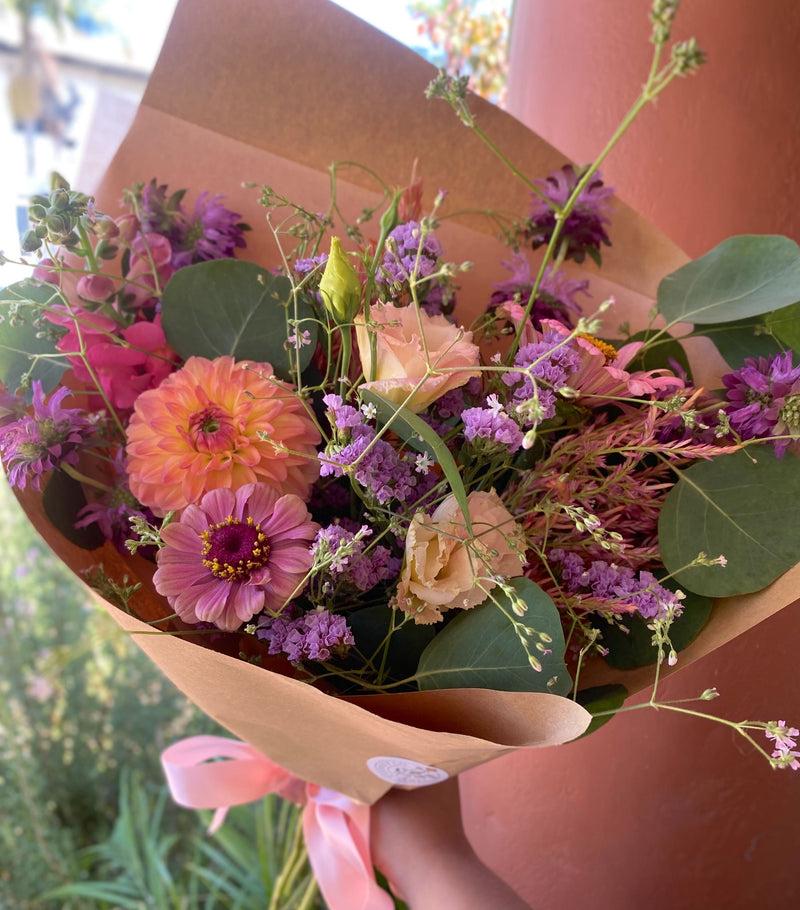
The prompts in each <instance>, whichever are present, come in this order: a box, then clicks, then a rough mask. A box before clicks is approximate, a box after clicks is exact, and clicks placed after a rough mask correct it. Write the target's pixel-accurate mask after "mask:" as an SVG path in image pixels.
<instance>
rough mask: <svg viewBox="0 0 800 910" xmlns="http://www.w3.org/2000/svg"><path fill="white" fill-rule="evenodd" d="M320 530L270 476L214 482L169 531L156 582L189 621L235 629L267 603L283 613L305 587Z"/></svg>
mask: <svg viewBox="0 0 800 910" xmlns="http://www.w3.org/2000/svg"><path fill="white" fill-rule="evenodd" d="M318 530H319V525H318V524H316V522H314V521H312V520H311V516H310V515H309V513H308V509H306V506H305V503H304V502H303V500H302V499H300V498H299V497H298V496H294V495H292V494H291V493H290V494H287V495H285V496H281V495H280V494H279V493H276V492H275V490H273V489H272V488H271V487H268V486H266V485H265V484H263V483H254V484H253V483H251V484H247V485H246V486H243V487H240V488H239V489H238V490H237V491H236V493H232V492H231V491H230V490H212V491H211V492H210V493H206V495H205V496H204V497H203V498H202V500H201V501H200V504H199V505H190V506H187V508H186V509H185V510H184V512H183V514H182V515H181V518H180V521H177V522H175V523H173V524H170V525H167V527H166V528H165V529H164V531H163V532H162V538H163V541H164V547H163V548H162V549H161V550H159V552H158V569H157V571H156V573H155V575H154V577H153V582H154V583H155V586H156V590H157V591H158V592H159V593H160V594H163V595H164V596H165V597H166V598H167V599H168V600H169V602H170V604H171V606H172V607H173V609H174V610H175V612H176V613H177V614H178V615H179V616H180V618H181V619H182V620H184V622H189V623H197V622H210V623H214V625H216V626H217V627H218V628H220V629H223V630H224V631H226V632H233V631H235V630H236V629H238V628H239V627H240V626H241V624H242V623H244V622H247V621H248V620H250V619H252V618H253V616H255V615H256V614H257V613H261V612H262V611H263V610H267V611H269V612H270V613H273V614H278V613H280V612H281V610H283V608H284V607H285V606H286V605H287V603H288V602H289V601H290V600H291V598H292V597H293V596H295V595H296V594H297V593H299V589H300V588H301V587H302V584H303V580H304V578H305V576H306V574H307V572H308V571H309V569H310V568H311V565H312V563H313V556H312V555H311V542H312V541H313V539H314V537H315V535H316V533H317V531H318Z"/></svg>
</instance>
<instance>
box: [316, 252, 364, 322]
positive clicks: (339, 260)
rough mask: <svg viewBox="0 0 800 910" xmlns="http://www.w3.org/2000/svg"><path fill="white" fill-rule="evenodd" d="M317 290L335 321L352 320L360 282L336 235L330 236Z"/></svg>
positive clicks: (359, 294)
mask: <svg viewBox="0 0 800 910" xmlns="http://www.w3.org/2000/svg"><path fill="white" fill-rule="evenodd" d="M319 292H320V294H321V295H322V301H323V303H324V304H325V307H326V309H327V310H328V312H329V313H330V314H331V316H333V318H334V319H335V320H336V322H338V323H345V322H352V320H353V318H354V317H355V315H356V313H357V312H358V306H359V303H360V300H361V282H360V281H359V280H358V274H357V273H356V270H355V269H354V268H353V266H352V265H351V263H350V259H349V258H348V256H347V253H346V252H345V251H344V250H343V249H342V244H341V241H340V240H339V238H338V237H332V238H331V249H330V253H329V254H328V261H327V262H326V263H325V271H324V272H323V273H322V279H321V280H320V283H319Z"/></svg>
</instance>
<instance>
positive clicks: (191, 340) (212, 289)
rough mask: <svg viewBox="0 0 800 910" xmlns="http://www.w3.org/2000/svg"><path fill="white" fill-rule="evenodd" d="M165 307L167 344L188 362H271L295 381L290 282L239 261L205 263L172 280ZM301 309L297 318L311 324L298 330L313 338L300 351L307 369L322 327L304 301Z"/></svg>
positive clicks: (299, 304) (302, 365)
mask: <svg viewBox="0 0 800 910" xmlns="http://www.w3.org/2000/svg"><path fill="white" fill-rule="evenodd" d="M161 307H162V323H163V326H164V333H165V334H166V336H167V341H169V343H170V345H171V347H172V348H173V349H174V350H176V351H177V352H178V353H179V354H180V355H181V357H183V358H184V359H186V358H188V357H192V356H198V357H207V358H209V359H211V360H213V359H214V358H215V357H221V356H224V355H227V356H230V357H234V358H235V359H236V360H254V361H256V362H258V363H270V364H272V366H273V367H274V369H275V373H276V374H277V375H278V376H280V378H281V379H287V380H292V379H294V378H295V377H294V371H293V369H292V363H293V362H294V356H293V353H292V357H291V359H290V354H289V352H288V351H287V350H286V338H287V334H290V333H289V332H287V322H286V319H287V313H288V316H289V318H291V319H294V318H295V314H294V304H293V301H292V285H291V282H290V281H289V279H288V278H286V277H284V276H281V275H272V274H270V273H269V272H268V271H267V270H266V269H262V268H261V267H260V266H258V265H255V264H254V263H252V262H243V261H241V260H238V259H216V260H213V261H211V262H200V263H198V264H197V265H190V266H188V267H187V268H184V269H180V270H179V271H177V272H176V273H175V274H174V275H173V276H172V278H170V280H169V282H168V283H167V286H166V287H165V288H164V294H163V297H162V299H161ZM297 307H298V309H297V317H296V318H297V319H303V320H306V321H304V322H303V323H302V325H300V326H299V328H298V332H299V333H302V332H303V331H308V332H309V335H310V344H307V345H302V346H301V347H300V349H299V352H298V356H299V358H300V369H301V371H302V370H304V369H305V368H306V367H307V366H308V364H309V363H310V362H311V358H312V356H313V355H314V350H315V348H316V344H317V324H316V322H314V321H313V320H312V318H311V317H313V312H312V310H311V308H310V306H309V305H308V304H307V303H306V302H305V300H304V299H302V298H298V301H297Z"/></svg>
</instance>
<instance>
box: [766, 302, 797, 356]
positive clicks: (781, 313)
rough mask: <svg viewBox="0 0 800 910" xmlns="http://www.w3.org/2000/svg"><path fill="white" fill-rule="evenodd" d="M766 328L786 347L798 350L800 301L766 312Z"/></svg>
mask: <svg viewBox="0 0 800 910" xmlns="http://www.w3.org/2000/svg"><path fill="white" fill-rule="evenodd" d="M766 322H767V329H768V330H769V331H770V332H772V334H773V335H774V336H775V337H776V338H777V339H778V341H780V342H781V343H783V344H784V345H786V347H787V348H791V349H792V350H793V351H797V352H800V303H794V304H792V305H791V306H787V307H784V308H783V309H781V310H774V311H773V312H772V313H768V314H767V320H766Z"/></svg>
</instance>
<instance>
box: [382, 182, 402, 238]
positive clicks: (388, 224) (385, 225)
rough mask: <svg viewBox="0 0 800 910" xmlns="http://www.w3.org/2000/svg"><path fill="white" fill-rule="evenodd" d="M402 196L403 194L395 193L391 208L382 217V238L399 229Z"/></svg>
mask: <svg viewBox="0 0 800 910" xmlns="http://www.w3.org/2000/svg"><path fill="white" fill-rule="evenodd" d="M401 196H402V193H399V192H398V193H395V194H394V196H392V201H391V203H390V204H389V208H388V209H386V211H385V212H384V213H383V214H382V215H381V225H380V226H381V237H386V236H387V235H388V234H390V233H391V232H392V231H393V230H394V229H395V228H396V227H397V222H398V217H397V208H398V205H399V204H400V197H401Z"/></svg>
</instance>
